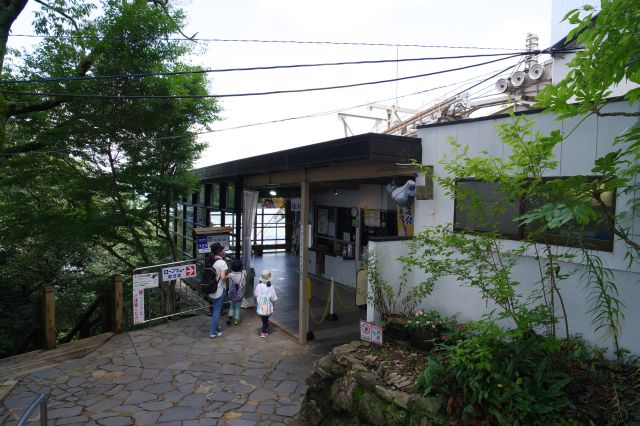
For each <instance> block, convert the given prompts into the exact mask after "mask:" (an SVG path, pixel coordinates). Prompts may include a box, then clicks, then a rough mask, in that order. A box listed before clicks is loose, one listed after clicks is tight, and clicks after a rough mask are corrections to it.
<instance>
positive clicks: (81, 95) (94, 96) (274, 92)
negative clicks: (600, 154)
mask: <svg viewBox="0 0 640 426" xmlns="http://www.w3.org/2000/svg"><path fill="white" fill-rule="evenodd" d="M519 56H521V55H520V54H516V55H509V56H507V57H504V58H498V59H493V60H491V61H485V62H481V63H477V64H471V65H465V66H461V67H456V68H448V69H444V70H439V71H433V72H429V73H424V74H417V75H411V76H406V77H399V78H390V79H384V80H375V81H367V82H361V83H351V84H342V85H335V86H324V87H313V88H303V89H289V90H272V91H267V92H249V93H229V94H211V95H102V94H89V93H55V92H28V91H18V90H15V91H14V90H5V89H2V90H0V93H5V94H14V95H27V96H41V97H58V98H85V99H113V100H122V99H164V100H166V99H206V98H232V97H246V96H265V95H277V94H286V93H306V92H316V91H324V90H336V89H346V88H352V87H361V86H371V85H377V84H383V83H390V82H395V81H403V80H410V79H415V78H421V77H429V76H432V75H439V74H445V73H450V72H454V71H461V70H465V69H470V68H475V67H479V66H483V65H488V64H492V63H495V62H500V61H504V60H508V59H513V58H516V57H519Z"/></svg>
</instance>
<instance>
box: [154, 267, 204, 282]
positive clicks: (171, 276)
mask: <svg viewBox="0 0 640 426" xmlns="http://www.w3.org/2000/svg"><path fill="white" fill-rule="evenodd" d="M196 274H197V272H196V265H180V266H171V267H169V268H162V281H171V280H175V279H178V278H189V277H195V276H196Z"/></svg>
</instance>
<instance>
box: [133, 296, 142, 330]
mask: <svg viewBox="0 0 640 426" xmlns="http://www.w3.org/2000/svg"><path fill="white" fill-rule="evenodd" d="M143 322H144V289H142V288H139V289H136V288H135V287H134V289H133V324H134V325H136V324H142V323H143Z"/></svg>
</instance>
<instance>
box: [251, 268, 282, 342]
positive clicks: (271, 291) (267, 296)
mask: <svg viewBox="0 0 640 426" xmlns="http://www.w3.org/2000/svg"><path fill="white" fill-rule="evenodd" d="M271 279H272V276H271V271H269V270H266V269H265V270H264V271H262V273H261V274H260V282H259V283H258V285H257V286H256V289H255V290H254V292H253V294H254V296H255V297H256V313H257V314H258V315H259V316H260V319H261V320H262V330H261V331H260V337H267V336H268V335H269V332H268V327H269V316H270V315H271V314H272V313H273V309H274V308H275V301H276V300H278V296H277V295H276V289H275V287H274V286H273V285H272V284H271Z"/></svg>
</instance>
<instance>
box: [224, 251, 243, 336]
mask: <svg viewBox="0 0 640 426" xmlns="http://www.w3.org/2000/svg"><path fill="white" fill-rule="evenodd" d="M246 281H247V271H243V270H242V260H240V259H234V260H233V262H231V273H230V274H229V300H230V302H229V319H228V320H227V325H231V322H232V321H233V323H234V324H235V325H238V324H240V303H241V302H242V299H243V298H244V287H245V283H246Z"/></svg>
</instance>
